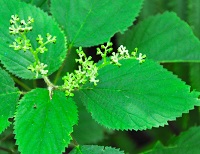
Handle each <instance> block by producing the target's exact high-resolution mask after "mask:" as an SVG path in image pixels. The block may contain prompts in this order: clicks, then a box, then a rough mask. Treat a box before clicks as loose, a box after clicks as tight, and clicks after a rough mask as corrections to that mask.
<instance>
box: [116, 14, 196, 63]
mask: <svg viewBox="0 0 200 154" xmlns="http://www.w3.org/2000/svg"><path fill="white" fill-rule="evenodd" d="M119 43H120V44H123V45H124V46H126V47H127V49H129V50H130V51H132V50H134V48H136V47H137V48H138V49H139V52H141V53H143V54H146V55H147V57H148V58H150V59H154V60H157V61H159V62H183V61H184V62H186V61H188V62H194V61H198V62H199V61H200V54H199V50H200V42H199V40H198V39H197V38H196V37H195V36H194V34H193V32H192V30H191V28H190V27H189V25H187V24H186V23H185V22H184V21H181V20H180V19H179V18H178V17H177V16H176V14H175V13H172V12H165V13H164V14H158V15H156V16H153V17H149V18H147V19H146V20H144V21H143V22H141V23H139V24H138V25H136V26H134V27H133V28H132V29H131V30H129V31H127V32H126V33H125V34H124V35H119Z"/></svg>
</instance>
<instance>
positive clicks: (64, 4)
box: [51, 0, 143, 47]
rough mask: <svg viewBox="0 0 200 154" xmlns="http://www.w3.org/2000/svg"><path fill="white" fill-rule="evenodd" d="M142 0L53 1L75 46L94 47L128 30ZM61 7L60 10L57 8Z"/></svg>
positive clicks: (57, 14) (52, 3)
mask: <svg viewBox="0 0 200 154" xmlns="http://www.w3.org/2000/svg"><path fill="white" fill-rule="evenodd" d="M142 2H143V0H127V1H121V0H115V2H114V3H113V1H112V0H84V1H83V0H75V1H63V0H52V1H51V12H52V14H53V16H54V17H55V19H56V20H57V21H58V23H59V24H60V25H62V26H63V29H64V30H65V33H66V34H67V37H68V39H69V41H70V43H71V44H72V45H73V46H84V47H88V46H93V45H98V44H101V43H104V42H107V41H109V40H110V38H111V37H112V36H113V35H114V34H115V33H117V32H119V31H121V32H123V31H124V30H126V29H127V27H128V26H131V25H132V22H133V21H134V20H135V18H136V17H137V16H138V13H139V11H140V9H141V7H142ZM58 8H59V9H58Z"/></svg>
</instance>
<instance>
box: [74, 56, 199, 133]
mask: <svg viewBox="0 0 200 154" xmlns="http://www.w3.org/2000/svg"><path fill="white" fill-rule="evenodd" d="M121 64H122V66H121V67H117V66H114V65H107V66H105V67H103V68H102V69H100V70H99V76H98V79H99V80H100V82H99V83H98V85H97V86H96V87H95V86H93V85H92V84H87V85H85V86H83V87H82V89H81V90H79V91H77V92H76V94H75V97H77V99H79V100H80V101H81V102H82V103H84V104H85V105H86V107H87V109H88V111H90V112H91V113H92V116H93V118H94V119H95V120H96V121H97V122H99V123H100V124H102V125H104V126H106V127H108V128H112V129H120V130H124V129H126V130H127V129H134V130H144V129H149V128H152V127H159V126H163V125H165V124H167V121H169V120H174V119H176V117H179V116H181V115H182V113H187V112H188V111H189V110H190V109H193V108H194V105H200V102H199V101H198V99H197V97H198V95H199V94H197V93H195V92H192V93H190V87H189V86H187V85H185V83H184V82H182V81H181V80H180V79H178V78H177V77H176V76H174V75H173V74H172V73H170V72H168V71H167V70H165V69H164V68H163V67H161V66H160V65H159V64H157V63H156V62H153V61H151V60H146V61H145V62H144V63H143V64H139V63H138V61H136V60H131V59H130V60H122V61H121Z"/></svg>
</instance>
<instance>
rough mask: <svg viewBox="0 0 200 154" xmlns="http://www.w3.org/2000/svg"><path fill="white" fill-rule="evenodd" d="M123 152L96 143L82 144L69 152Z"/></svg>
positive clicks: (108, 153)
mask: <svg viewBox="0 0 200 154" xmlns="http://www.w3.org/2000/svg"><path fill="white" fill-rule="evenodd" d="M89 153H94V154H124V152H122V151H119V149H115V148H111V147H103V146H98V145H83V146H77V147H76V148H74V149H73V150H72V151H71V152H70V154H89Z"/></svg>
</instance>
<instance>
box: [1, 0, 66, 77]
mask: <svg viewBox="0 0 200 154" xmlns="http://www.w3.org/2000/svg"><path fill="white" fill-rule="evenodd" d="M0 6H1V7H2V8H3V9H1V10H0V18H1V20H0V25H1V26H0V41H1V43H0V60H1V62H2V63H3V64H4V66H5V67H6V68H7V69H8V70H9V71H10V72H11V73H13V74H15V75H17V76H19V77H21V78H25V79H33V78H35V73H33V72H31V71H30V70H28V69H27V67H28V66H30V65H31V64H33V62H34V58H33V56H32V54H31V53H30V52H29V51H27V52H24V51H14V50H13V48H10V47H9V44H12V42H13V41H14V39H15V37H14V36H12V35H10V34H9V26H10V23H9V21H10V18H11V15H15V14H18V15H19V17H20V19H25V20H27V18H28V16H31V17H33V18H34V23H33V30H32V31H31V32H29V33H28V34H27V38H28V39H30V40H31V43H32V45H33V47H34V49H36V48H37V47H38V44H37V42H36V38H37V36H38V34H40V35H42V37H43V38H46V34H47V33H50V34H51V35H53V36H56V37H57V42H56V44H48V45H47V48H48V51H47V52H45V53H44V54H41V55H39V56H40V61H41V62H42V63H45V64H47V65H48V67H47V69H48V70H49V72H48V75H50V74H52V73H53V72H54V71H56V70H57V69H58V68H59V67H60V66H61V64H62V62H63V61H64V59H65V55H66V47H65V44H66V42H65V37H64V33H63V32H62V31H61V30H60V29H59V26H58V24H57V23H56V22H55V21H54V20H53V19H52V18H51V17H50V16H48V15H47V14H46V13H44V12H43V11H42V10H40V9H39V8H36V7H35V6H32V5H29V4H26V3H24V2H20V1H17V0H9V1H6V0H1V1H0Z"/></svg>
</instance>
